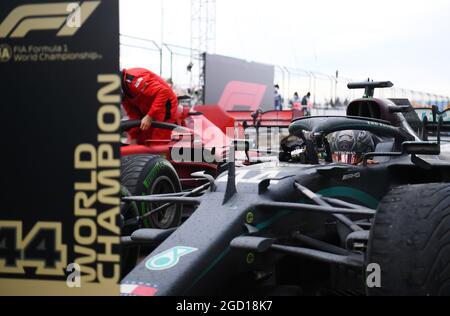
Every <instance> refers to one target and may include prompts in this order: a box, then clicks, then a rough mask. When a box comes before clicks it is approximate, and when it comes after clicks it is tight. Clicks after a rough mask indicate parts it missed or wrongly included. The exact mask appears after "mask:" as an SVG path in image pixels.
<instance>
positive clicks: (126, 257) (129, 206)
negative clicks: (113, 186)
mask: <svg viewBox="0 0 450 316" xmlns="http://www.w3.org/2000/svg"><path fill="white" fill-rule="evenodd" d="M130 195H131V194H130V192H129V191H128V190H127V188H125V187H124V186H121V187H120V197H126V196H130ZM138 216H139V210H138V207H137V205H136V203H135V202H124V201H121V202H120V224H121V225H120V226H121V230H122V232H121V235H122V236H131V234H132V233H133V232H134V231H136V230H138V229H139V228H140V226H139V225H138V224H134V225H126V226H125V222H126V221H127V220H130V219H133V218H136V217H138ZM139 250H140V247H139V246H132V247H130V246H121V250H120V257H121V258H120V263H121V278H124V277H125V276H126V275H127V274H128V273H129V272H131V270H132V269H133V268H134V267H135V266H136V265H137V262H138V258H139Z"/></svg>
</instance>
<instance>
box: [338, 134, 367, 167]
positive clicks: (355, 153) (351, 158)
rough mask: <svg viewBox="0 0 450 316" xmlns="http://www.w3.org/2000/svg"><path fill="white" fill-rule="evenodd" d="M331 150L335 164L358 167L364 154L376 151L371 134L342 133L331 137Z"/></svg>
mask: <svg viewBox="0 0 450 316" xmlns="http://www.w3.org/2000/svg"><path fill="white" fill-rule="evenodd" d="M330 149H331V153H332V156H333V161H334V162H339V163H347V164H352V165H357V164H359V163H360V162H361V161H362V160H363V156H364V154H366V153H369V152H373V151H374V150H375V144H374V142H373V137H372V134H371V133H369V132H366V131H356V130H351V131H340V132H336V133H333V134H332V135H331V140H330Z"/></svg>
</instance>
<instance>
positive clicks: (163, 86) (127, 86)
mask: <svg viewBox="0 0 450 316" xmlns="http://www.w3.org/2000/svg"><path fill="white" fill-rule="evenodd" d="M122 80H123V90H124V98H123V101H122V106H123V107H124V109H125V111H126V112H127V115H128V117H129V119H130V120H141V119H142V118H143V117H144V116H145V115H148V116H150V117H151V118H152V119H153V121H158V122H167V123H176V122H177V116H178V100H177V96H176V95H175V93H174V92H173V90H172V88H170V86H169V85H168V84H167V83H166V82H165V81H164V79H162V78H161V77H160V76H158V75H156V74H154V73H152V72H151V71H149V70H147V69H143V68H132V69H124V70H123V78H122ZM128 135H129V137H130V138H131V139H136V140H137V142H138V144H144V143H145V142H146V141H147V140H168V139H170V135H171V131H169V130H163V129H159V128H149V129H148V130H146V131H141V130H140V129H139V128H133V129H132V130H130V131H129V132H128Z"/></svg>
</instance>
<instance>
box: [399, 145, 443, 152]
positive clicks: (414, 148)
mask: <svg viewBox="0 0 450 316" xmlns="http://www.w3.org/2000/svg"><path fill="white" fill-rule="evenodd" d="M402 152H403V154H408V155H440V154H441V145H440V144H439V143H436V142H404V143H403V144H402Z"/></svg>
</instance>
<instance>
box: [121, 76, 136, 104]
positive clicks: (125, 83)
mask: <svg viewBox="0 0 450 316" xmlns="http://www.w3.org/2000/svg"><path fill="white" fill-rule="evenodd" d="M121 77H122V80H121V84H122V95H123V97H129V98H133V97H134V96H135V95H134V93H133V91H132V89H130V85H131V83H132V82H133V80H134V79H135V76H133V75H131V74H129V73H128V72H127V70H126V69H123V70H122V71H121Z"/></svg>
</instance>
